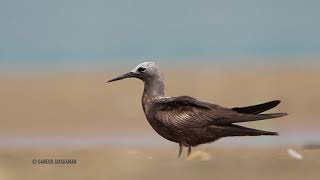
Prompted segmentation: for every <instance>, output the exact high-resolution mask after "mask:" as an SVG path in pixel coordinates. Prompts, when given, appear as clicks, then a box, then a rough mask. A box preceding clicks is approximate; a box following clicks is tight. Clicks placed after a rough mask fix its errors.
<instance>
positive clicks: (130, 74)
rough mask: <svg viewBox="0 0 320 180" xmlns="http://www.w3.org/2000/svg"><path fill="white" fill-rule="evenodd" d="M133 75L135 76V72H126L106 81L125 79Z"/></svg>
mask: <svg viewBox="0 0 320 180" xmlns="http://www.w3.org/2000/svg"><path fill="white" fill-rule="evenodd" d="M135 76H136V73H134V72H128V73H126V74H122V75H120V76H118V77H115V78H113V79H110V80H109V81H107V83H109V82H112V81H118V80H121V79H125V78H131V77H135Z"/></svg>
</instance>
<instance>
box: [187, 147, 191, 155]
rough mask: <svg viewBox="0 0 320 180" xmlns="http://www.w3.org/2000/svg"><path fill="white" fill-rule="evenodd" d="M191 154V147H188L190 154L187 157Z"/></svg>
mask: <svg viewBox="0 0 320 180" xmlns="http://www.w3.org/2000/svg"><path fill="white" fill-rule="evenodd" d="M190 154H191V146H189V147H188V154H187V157H188V156H189V155H190Z"/></svg>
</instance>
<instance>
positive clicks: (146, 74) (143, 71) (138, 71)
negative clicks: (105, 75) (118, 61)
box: [107, 62, 161, 82]
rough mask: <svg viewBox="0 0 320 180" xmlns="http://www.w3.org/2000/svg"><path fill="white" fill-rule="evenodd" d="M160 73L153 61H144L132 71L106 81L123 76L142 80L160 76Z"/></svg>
mask: <svg viewBox="0 0 320 180" xmlns="http://www.w3.org/2000/svg"><path fill="white" fill-rule="evenodd" d="M160 76H161V73H160V71H159V68H158V66H157V64H156V63H155V62H144V63H141V64H139V65H138V66H137V67H135V68H134V69H133V70H132V71H130V72H128V73H125V74H122V75H120V76H118V77H115V78H113V79H111V80H109V81H107V82H112V81H118V80H121V79H125V78H138V79H141V80H142V81H147V80H148V79H153V78H156V77H160Z"/></svg>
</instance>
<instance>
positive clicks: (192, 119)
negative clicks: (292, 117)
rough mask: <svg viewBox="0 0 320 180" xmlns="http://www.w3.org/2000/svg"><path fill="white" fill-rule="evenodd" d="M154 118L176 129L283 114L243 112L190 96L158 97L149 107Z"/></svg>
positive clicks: (280, 114)
mask: <svg viewBox="0 0 320 180" xmlns="http://www.w3.org/2000/svg"><path fill="white" fill-rule="evenodd" d="M150 110H151V113H152V114H153V116H154V118H156V119H157V120H159V121H161V122H162V123H164V124H166V125H168V126H171V127H175V128H178V129H188V128H196V127H203V126H207V125H210V124H216V125H218V124H231V123H236V122H246V121H255V120H262V119H270V118H275V117H281V116H283V115H284V114H282V113H275V114H258V115H255V114H243V113H238V112H236V111H234V110H232V109H229V108H224V107H221V106H218V105H214V104H210V103H206V102H201V101H198V100H196V99H194V98H192V97H188V96H179V97H170V98H159V99H157V100H155V102H154V103H153V105H152V107H151V109H150Z"/></svg>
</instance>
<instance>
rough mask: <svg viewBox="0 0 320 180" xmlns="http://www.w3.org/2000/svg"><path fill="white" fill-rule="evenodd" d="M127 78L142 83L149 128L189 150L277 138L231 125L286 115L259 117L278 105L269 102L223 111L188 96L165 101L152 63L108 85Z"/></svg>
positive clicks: (275, 114) (256, 130) (160, 78)
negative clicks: (231, 140)
mask: <svg viewBox="0 0 320 180" xmlns="http://www.w3.org/2000/svg"><path fill="white" fill-rule="evenodd" d="M128 77H136V78H139V79H141V80H143V81H144V85H145V86H144V92H143V96H142V106H143V110H144V112H145V115H146V118H147V120H148V122H149V123H150V125H151V126H152V128H153V129H154V130H155V131H156V132H157V133H158V134H159V135H161V136H162V137H164V138H166V139H168V140H170V141H173V142H176V143H178V144H179V147H180V148H179V154H178V157H180V156H181V152H182V147H183V146H185V147H188V155H189V154H190V153H191V147H194V146H197V145H199V144H204V143H209V142H213V141H215V140H218V139H220V138H223V137H229V136H260V135H277V133H276V132H269V131H262V130H258V129H251V128H246V127H242V126H239V125H236V124H233V123H240V122H248V121H257V120H265V119H271V118H278V117H282V116H285V115H287V114H286V113H270V114H261V113H262V112H264V111H267V110H269V109H271V108H273V107H275V106H277V105H278V104H279V103H280V101H279V100H276V101H271V102H267V103H263V104H258V105H254V106H248V107H235V108H231V109H230V108H224V107H221V106H218V105H215V104H211V103H207V102H202V101H199V100H197V99H194V98H192V97H189V96H178V97H165V96H164V83H163V78H162V75H161V73H160V71H159V69H158V67H157V65H156V64H155V63H152V62H147V63H142V64H140V65H138V66H137V67H136V68H135V69H134V70H132V71H131V72H130V73H127V74H124V75H122V76H119V77H117V78H114V79H112V80H110V81H108V82H111V81H116V80H120V79H124V78H128Z"/></svg>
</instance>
